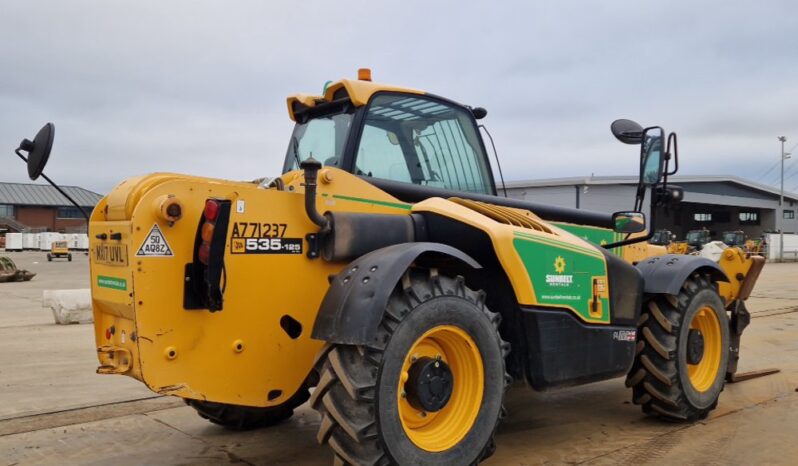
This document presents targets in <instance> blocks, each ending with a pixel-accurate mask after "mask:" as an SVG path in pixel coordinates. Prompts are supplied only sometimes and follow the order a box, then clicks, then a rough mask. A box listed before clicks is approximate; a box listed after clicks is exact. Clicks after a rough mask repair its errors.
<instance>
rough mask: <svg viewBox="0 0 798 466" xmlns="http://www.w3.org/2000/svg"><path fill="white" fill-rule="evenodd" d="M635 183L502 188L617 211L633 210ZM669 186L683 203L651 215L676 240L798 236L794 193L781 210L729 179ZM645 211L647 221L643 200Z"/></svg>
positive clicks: (606, 179)
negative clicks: (703, 234) (690, 235)
mask: <svg viewBox="0 0 798 466" xmlns="http://www.w3.org/2000/svg"><path fill="white" fill-rule="evenodd" d="M637 180H638V178H637V177H635V176H596V177H581V178H580V177H574V178H557V179H545V180H533V181H513V182H508V183H507V184H506V187H507V194H508V196H509V197H513V198H517V199H525V200H528V201H531V202H537V203H543V204H550V205H557V206H563V207H572V208H577V209H585V210H593V211H599V212H617V211H621V210H629V209H631V208H632V207H633V205H634V199H635V190H636V187H637ZM669 183H673V184H674V185H677V186H680V187H681V188H682V189H683V190H684V200H683V202H682V203H680V204H679V205H678V206H677V207H676V208H675V209H672V211H670V212H667V211H665V210H664V209H658V211H657V212H655V214H656V218H657V220H656V222H657V228H664V229H668V230H671V231H672V232H673V233H674V234H676V236H677V238H679V239H683V238H684V236H685V234H686V233H687V232H688V231H689V230H695V229H700V228H707V229H708V230H710V232H711V234H712V236H713V238H715V239H718V237H719V235H720V234H722V233H723V232H724V231H729V230H742V231H744V232H745V234H746V235H747V236H748V237H749V238H759V237H761V236H762V235H763V234H764V233H768V232H777V231H778V230H779V228H783V229H784V232H785V233H795V232H798V219H796V210H798V195H797V194H795V193H785V195H784V206H783V209H782V208H781V207H780V206H779V190H778V189H774V188H772V187H770V186H765V185H761V184H757V183H754V182H752V181H748V180H745V179H742V178H738V177H734V176H676V177H672V178H670V179H669ZM782 210H783V211H782ZM644 212H645V214H646V217H647V218H650V216H651V212H649V203H648V202H646V203H645V204H644Z"/></svg>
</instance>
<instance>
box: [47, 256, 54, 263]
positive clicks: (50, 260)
mask: <svg viewBox="0 0 798 466" xmlns="http://www.w3.org/2000/svg"><path fill="white" fill-rule="evenodd" d="M52 261H53V256H51V255H50V254H47V262H52Z"/></svg>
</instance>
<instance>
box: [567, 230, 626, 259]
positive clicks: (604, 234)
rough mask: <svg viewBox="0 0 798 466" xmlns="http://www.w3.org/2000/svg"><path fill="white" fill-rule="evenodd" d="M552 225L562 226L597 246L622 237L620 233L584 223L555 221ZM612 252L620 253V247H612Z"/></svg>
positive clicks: (619, 239)
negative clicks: (574, 223) (575, 223)
mask: <svg viewBox="0 0 798 466" xmlns="http://www.w3.org/2000/svg"><path fill="white" fill-rule="evenodd" d="M554 225H556V226H558V227H560V228H562V229H563V230H565V231H567V232H568V233H571V234H573V235H576V236H578V237H580V238H582V239H583V240H585V241H590V242H591V243H593V244H595V245H597V246H603V245H605V244H610V243H614V242H616V241H621V240H622V239H623V238H622V236H623V235H621V234H619V233H615V232H614V231H612V230H610V229H607V228H599V227H589V226H584V225H573V224H571V223H555V224H554ZM612 252H613V253H614V254H616V255H620V254H621V248H613V249H612Z"/></svg>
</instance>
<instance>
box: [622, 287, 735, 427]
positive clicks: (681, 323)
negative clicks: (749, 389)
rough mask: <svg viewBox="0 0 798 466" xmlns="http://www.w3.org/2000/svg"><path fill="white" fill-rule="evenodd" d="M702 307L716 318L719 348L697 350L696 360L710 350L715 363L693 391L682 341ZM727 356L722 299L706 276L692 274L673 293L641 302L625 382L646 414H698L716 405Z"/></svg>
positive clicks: (681, 417)
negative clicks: (633, 353)
mask: <svg viewBox="0 0 798 466" xmlns="http://www.w3.org/2000/svg"><path fill="white" fill-rule="evenodd" d="M702 309H707V311H705V312H711V313H712V314H714V316H715V317H716V318H717V323H718V326H719V327H720V328H719V338H720V342H719V345H720V347H719V348H718V347H717V345H715V346H713V347H714V348H716V350H711V349H707V350H704V351H703V356H702V358H701V361H703V357H712V356H713V355H714V356H715V357H714V358H713V360H715V361H717V364H718V368H717V373H716V374H715V376H714V379H712V378H711V376H710V377H708V379H707V382H709V381H710V380H712V382H711V385H710V384H709V383H707V387H706V388H705V389H703V390H701V391H699V390H698V389H696V387H695V386H694V384H693V382H692V381H691V379H690V376H689V374H688V357H689V356H688V340H689V335H690V332H691V330H690V323H691V322H692V321H693V318H694V317H695V316H696V314H698V313H699V311H701V310H702ZM701 341H702V342H703V338H702V339H701ZM708 344H711V343H708ZM728 359H729V320H728V316H727V315H726V310H725V309H724V306H723V301H722V300H721V298H720V296H719V295H718V292H717V289H716V287H715V285H714V284H713V283H712V282H711V281H710V279H709V278H708V277H706V276H703V275H698V274H695V275H693V276H692V277H690V278H689V279H688V280H686V281H685V283H684V284H683V285H682V288H681V290H680V291H679V294H678V296H673V295H655V296H653V297H651V298H650V299H648V300H647V301H646V303H645V306H644V309H643V313H642V314H641V316H640V322H639V324H638V330H637V355H636V356H635V362H634V364H633V366H632V369H631V371H629V375H628V376H627V378H626V385H627V386H628V387H632V390H633V401H634V403H635V404H639V405H641V406H642V408H643V412H645V413H646V414H650V415H653V416H656V417H660V418H663V419H665V420H670V421H689V422H692V421H696V420H699V419H704V418H706V417H707V415H708V414H709V412H710V411H712V410H713V409H715V407H716V406H717V404H718V397H719V396H720V393H721V391H723V387H724V384H725V375H726V366H727V365H728ZM699 363H700V362H699ZM710 374H711V372H710Z"/></svg>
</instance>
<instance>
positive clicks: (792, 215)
mask: <svg viewBox="0 0 798 466" xmlns="http://www.w3.org/2000/svg"><path fill="white" fill-rule="evenodd" d="M784 218H785V219H787V220H792V219H794V218H795V211H794V210H785V211H784Z"/></svg>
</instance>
